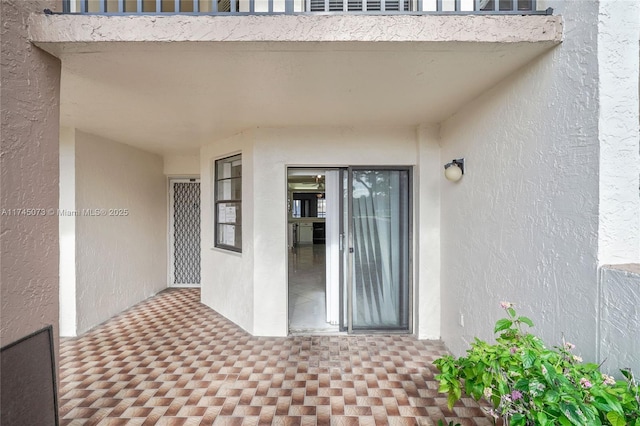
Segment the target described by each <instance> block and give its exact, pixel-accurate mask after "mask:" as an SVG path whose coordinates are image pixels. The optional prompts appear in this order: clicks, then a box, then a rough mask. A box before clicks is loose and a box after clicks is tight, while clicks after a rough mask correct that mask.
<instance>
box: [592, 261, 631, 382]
mask: <svg viewBox="0 0 640 426" xmlns="http://www.w3.org/2000/svg"><path fill="white" fill-rule="evenodd" d="M601 282H602V300H601V304H600V306H601V309H602V311H601V313H600V336H599V339H598V341H599V342H600V345H599V361H600V362H603V367H602V368H603V371H607V372H608V373H609V374H613V375H615V376H617V377H621V374H620V372H619V370H620V369H621V368H631V369H632V370H633V372H634V374H636V376H637V375H638V374H640V265H638V264H628V265H613V266H612V265H608V266H605V267H603V268H602V271H601Z"/></svg>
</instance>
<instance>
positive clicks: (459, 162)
mask: <svg viewBox="0 0 640 426" xmlns="http://www.w3.org/2000/svg"><path fill="white" fill-rule="evenodd" d="M463 174H464V158H458V159H456V160H453V161H451V162H450V163H447V164H445V165H444V177H445V178H447V180H449V181H451V182H458V181H459V180H460V179H462V175H463Z"/></svg>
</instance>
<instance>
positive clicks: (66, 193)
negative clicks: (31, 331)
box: [58, 127, 77, 336]
mask: <svg viewBox="0 0 640 426" xmlns="http://www.w3.org/2000/svg"><path fill="white" fill-rule="evenodd" d="M59 211H60V212H61V213H62V214H59V215H58V220H59V229H60V291H59V294H60V335H61V336H76V335H77V334H76V333H77V330H76V325H77V324H76V321H77V314H76V216H74V215H66V214H64V212H75V211H76V131H75V129H73V128H70V127H63V128H61V129H60V204H59Z"/></svg>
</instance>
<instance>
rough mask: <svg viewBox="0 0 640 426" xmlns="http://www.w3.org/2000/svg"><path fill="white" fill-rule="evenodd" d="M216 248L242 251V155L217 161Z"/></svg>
mask: <svg viewBox="0 0 640 426" xmlns="http://www.w3.org/2000/svg"><path fill="white" fill-rule="evenodd" d="M215 211H216V214H215V246H216V247H220V248H223V249H227V250H233V251H238V252H241V251H242V155H234V156H233V157H228V158H223V159H222V160H217V161H216V170H215Z"/></svg>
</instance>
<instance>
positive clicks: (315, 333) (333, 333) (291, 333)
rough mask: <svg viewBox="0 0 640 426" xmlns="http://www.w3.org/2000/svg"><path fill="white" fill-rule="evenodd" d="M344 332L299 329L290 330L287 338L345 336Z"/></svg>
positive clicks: (334, 329)
mask: <svg viewBox="0 0 640 426" xmlns="http://www.w3.org/2000/svg"><path fill="white" fill-rule="evenodd" d="M346 335H347V332H346V331H340V330H339V329H338V327H335V328H304V329H303V328H299V329H290V330H289V336H346Z"/></svg>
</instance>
